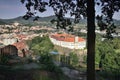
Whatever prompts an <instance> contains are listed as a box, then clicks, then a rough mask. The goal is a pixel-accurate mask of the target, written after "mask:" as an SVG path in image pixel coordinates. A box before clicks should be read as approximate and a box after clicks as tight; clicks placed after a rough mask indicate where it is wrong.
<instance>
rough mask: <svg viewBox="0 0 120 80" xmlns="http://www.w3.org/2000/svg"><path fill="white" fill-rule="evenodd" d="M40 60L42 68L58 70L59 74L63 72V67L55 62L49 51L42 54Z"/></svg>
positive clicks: (52, 70)
mask: <svg viewBox="0 0 120 80" xmlns="http://www.w3.org/2000/svg"><path fill="white" fill-rule="evenodd" d="M39 61H40V64H41V65H42V69H44V70H48V71H51V72H56V73H58V74H61V73H62V71H61V69H60V68H59V67H58V66H56V65H55V64H54V63H53V59H52V56H51V54H49V53H44V54H41V55H40V60H39Z"/></svg>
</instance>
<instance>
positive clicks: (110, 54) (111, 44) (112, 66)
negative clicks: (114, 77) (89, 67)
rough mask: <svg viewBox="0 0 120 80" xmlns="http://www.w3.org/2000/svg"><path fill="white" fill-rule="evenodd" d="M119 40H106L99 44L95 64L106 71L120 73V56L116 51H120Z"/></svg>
mask: <svg viewBox="0 0 120 80" xmlns="http://www.w3.org/2000/svg"><path fill="white" fill-rule="evenodd" d="M117 42H118V40H117V39H113V40H105V41H102V42H99V43H97V45H96V55H95V64H96V65H99V67H100V68H102V69H103V70H104V71H107V72H109V71H111V72H115V73H116V72H119V73H120V70H119V69H120V62H119V61H120V54H119V52H116V49H120V47H118V46H119V44H118V43H117Z"/></svg>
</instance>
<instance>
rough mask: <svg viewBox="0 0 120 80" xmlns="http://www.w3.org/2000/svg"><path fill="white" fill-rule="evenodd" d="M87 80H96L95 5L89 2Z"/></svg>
mask: <svg viewBox="0 0 120 80" xmlns="http://www.w3.org/2000/svg"><path fill="white" fill-rule="evenodd" d="M87 30H88V32H87V80H95V3H94V0H87Z"/></svg>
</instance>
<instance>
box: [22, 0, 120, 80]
mask: <svg viewBox="0 0 120 80" xmlns="http://www.w3.org/2000/svg"><path fill="white" fill-rule="evenodd" d="M95 1H96V2H95ZM21 2H22V3H23V4H25V6H26V8H27V10H28V11H27V12H26V15H24V16H23V18H24V19H26V20H28V19H29V18H30V17H33V16H35V15H36V12H37V11H39V12H44V11H46V6H49V7H52V9H53V11H54V13H55V15H56V17H57V19H54V20H52V21H51V22H52V23H54V22H56V27H57V28H58V29H59V28H62V29H65V30H68V31H70V30H72V29H73V26H71V24H72V22H71V21H70V19H68V18H65V14H70V15H71V16H73V17H74V22H75V23H78V22H79V21H80V19H81V18H82V17H84V18H85V17H87V30H88V32H87V51H88V52H87V80H95V4H97V5H99V6H101V12H102V15H98V16H97V19H98V26H100V29H101V30H105V29H106V31H107V37H108V38H111V37H112V36H111V33H113V32H115V30H114V28H115V26H114V23H113V19H112V17H113V14H114V12H116V11H117V12H118V11H119V9H120V5H119V4H120V1H119V0H48V1H46V0H21ZM103 17H104V18H103ZM38 19H39V16H35V18H34V21H35V20H38Z"/></svg>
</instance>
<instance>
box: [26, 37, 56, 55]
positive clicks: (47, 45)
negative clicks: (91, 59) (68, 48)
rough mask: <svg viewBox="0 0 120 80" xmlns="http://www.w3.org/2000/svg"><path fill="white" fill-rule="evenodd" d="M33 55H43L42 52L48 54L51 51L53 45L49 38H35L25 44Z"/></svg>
mask: <svg viewBox="0 0 120 80" xmlns="http://www.w3.org/2000/svg"><path fill="white" fill-rule="evenodd" d="M27 43H28V45H29V46H30V47H31V49H32V50H33V51H34V53H35V54H43V53H44V52H47V53H48V52H50V51H51V50H53V47H54V45H53V44H52V42H51V41H50V39H49V37H47V36H46V37H35V38H34V39H32V40H31V41H28V42H27Z"/></svg>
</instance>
